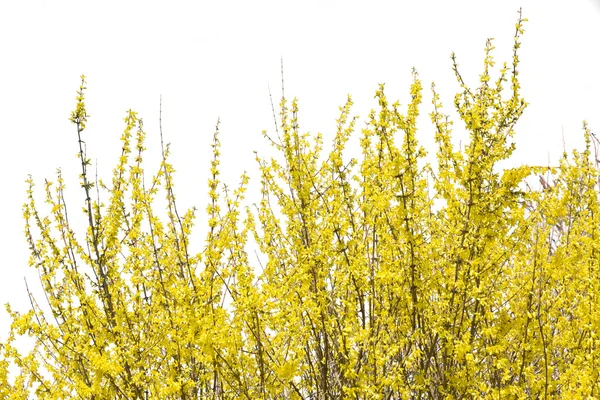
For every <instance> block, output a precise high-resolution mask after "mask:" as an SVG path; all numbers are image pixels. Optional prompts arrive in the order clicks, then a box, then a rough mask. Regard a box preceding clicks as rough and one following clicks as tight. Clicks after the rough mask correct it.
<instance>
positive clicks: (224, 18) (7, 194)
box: [0, 0, 600, 340]
mask: <svg viewBox="0 0 600 400" xmlns="http://www.w3.org/2000/svg"><path fill="white" fill-rule="evenodd" d="M521 6H522V7H523V13H524V17H526V18H528V19H529V22H528V23H526V25H525V29H526V32H525V35H524V36H523V38H522V42H523V45H522V49H521V52H520V54H521V60H522V64H521V67H520V79H521V82H522V88H523V95H524V96H525V98H526V100H527V101H528V102H530V106H529V107H528V109H527V110H526V112H525V114H524V116H523V117H522V119H521V121H520V123H519V124H518V125H517V136H516V142H517V151H516V153H515V154H514V156H513V162H514V163H529V164H544V165H545V164H547V163H548V162H549V161H550V162H551V163H555V162H556V160H557V159H558V157H559V156H560V154H561V153H562V151H563V133H564V142H565V144H566V147H567V149H571V148H573V147H576V146H581V144H582V130H581V124H582V120H584V119H587V120H588V122H589V123H590V126H591V127H592V129H593V130H594V129H595V130H596V131H600V74H599V73H598V71H600V43H599V42H600V1H599V0H573V1H569V2H566V1H558V0H555V1H552V0H551V1H548V0H544V1H542V0H539V1H526V0H522V1H521V2H518V1H513V0H505V1H494V2H492V1H476V0H473V1H459V0H457V1H445V0H437V1H432V0H431V1H427V0H424V1H369V2H366V1H362V2H354V1H334V0H330V1H322V0H321V1H302V2H298V1H294V2H292V1H269V2H266V1H252V2H249V1H219V2H207V1H206V2H202V1H186V2H184V1H168V2H167V1H163V2H158V1H148V0H146V1H102V2H82V1H41V0H31V1H27V2H8V1H4V2H0V57H1V62H0V135H1V141H0V149H1V150H0V151H1V154H0V182H1V189H0V303H5V302H7V301H10V302H11V304H13V305H14V306H15V307H16V308H20V309H23V308H26V307H27V304H28V303H27V298H26V295H25V286H24V282H23V277H24V276H27V277H28V282H30V284H33V283H32V282H35V281H36V279H37V275H36V274H35V272H34V271H31V270H30V269H29V268H28V267H27V259H28V249H27V245H26V242H25V239H24V235H23V220H22V211H21V210H22V204H23V202H24V201H25V189H26V185H25V183H24V181H25V179H26V177H27V175H28V174H32V175H33V177H34V179H35V181H36V182H37V184H38V188H41V187H43V181H44V179H46V178H47V179H51V180H54V179H55V170H56V168H59V167H60V168H62V170H63V175H64V176H65V179H66V181H67V185H68V186H69V188H70V189H71V190H70V191H69V193H68V195H69V198H68V200H69V201H70V205H71V207H70V215H71V219H74V218H76V217H77V218H79V217H83V215H82V214H80V209H81V205H82V204H83V203H82V201H83V196H82V195H81V194H80V193H79V192H78V178H77V176H78V173H79V168H80V166H79V164H78V160H77V158H76V157H75V156H76V152H77V142H76V132H75V130H74V127H73V126H72V125H71V124H70V123H69V122H68V116H69V113H70V111H71V110H72V109H73V107H74V104H75V100H74V97H75V90H76V89H77V87H78V85H79V75H80V74H82V73H83V74H85V75H86V76H87V77H88V91H87V107H88V113H89V114H90V115H91V118H90V120H89V123H88V130H87V131H86V132H85V140H86V141H87V143H88V153H89V156H90V157H91V158H92V161H94V162H95V160H96V159H97V160H98V163H99V164H98V174H99V176H100V177H104V179H105V180H107V181H108V180H109V179H110V173H111V170H112V167H113V165H114V163H115V162H116V160H117V158H118V154H119V151H120V146H119V137H120V135H121V132H122V131H123V127H124V124H123V121H122V119H123V117H124V116H125V113H126V111H127V110H128V109H129V108H131V109H133V110H135V111H138V112H139V114H140V116H141V117H143V118H144V123H145V128H146V131H147V133H148V145H147V147H148V157H149V159H151V160H154V161H156V159H157V156H158V152H159V147H158V116H159V112H158V110H159V96H160V95H162V98H163V129H164V133H165V140H166V141H168V142H172V158H171V160H172V162H173V163H174V164H175V167H176V169H177V175H176V185H177V187H176V193H177V195H178V199H179V200H180V206H181V207H182V208H187V207H190V206H192V205H195V206H197V207H198V208H199V210H200V211H199V215H200V216H202V213H203V210H204V204H205V196H206V187H207V186H206V179H207V171H208V167H209V160H208V157H209V156H210V147H209V143H210V140H211V137H212V132H213V130H214V125H215V123H216V120H217V118H218V117H220V118H221V122H222V125H221V132H222V136H221V139H222V143H223V179H224V180H225V181H226V182H228V183H229V184H230V185H232V186H233V185H235V184H236V183H237V182H238V177H239V175H240V173H241V172H242V171H243V170H247V171H249V172H250V174H251V176H252V178H253V179H252V180H251V182H250V185H251V186H254V187H255V188H256V187H258V186H257V185H258V184H259V179H258V175H257V174H256V165H255V162H254V155H253V152H252V151H253V150H257V151H259V153H260V154H264V155H267V154H269V153H270V150H269V147H268V144H267V142H266V141H265V140H263V138H262V136H261V131H262V130H263V129H267V130H268V131H270V132H273V118H272V114H271V106H270V102H269V96H268V87H269V86H270V88H271V91H272V92H273V96H274V100H275V101H276V102H278V99H279V96H280V94H281V78H280V58H281V57H283V60H284V68H285V70H284V74H285V94H286V97H288V98H292V97H298V99H299V101H300V124H301V128H302V129H303V130H306V131H310V132H312V133H315V132H322V133H323V134H324V135H325V139H326V140H328V139H329V138H331V137H332V135H333V133H334V128H335V118H336V117H337V116H338V106H340V105H342V104H343V103H344V102H345V99H346V96H347V94H349V93H350V94H352V96H353V99H354V101H355V106H354V109H353V110H354V112H353V114H358V115H360V116H361V117H362V120H363V121H364V120H365V118H364V117H365V116H366V114H367V113H368V111H369V110H370V109H371V108H373V107H374V106H375V101H374V100H373V95H374V92H375V90H376V88H377V84H378V83H384V82H385V83H386V88H387V94H388V97H389V98H390V99H396V98H398V99H400V101H401V103H402V104H403V105H406V103H407V102H408V99H409V96H408V89H409V85H410V82H411V68H412V67H415V68H416V69H417V71H418V72H419V75H420V78H421V80H422V82H423V85H424V87H425V91H424V94H425V97H424V102H423V106H422V109H421V112H422V115H423V118H422V119H421V125H420V132H419V136H418V137H419V140H421V141H422V143H424V144H425V145H426V146H427V147H428V149H429V150H430V151H431V152H432V153H434V151H435V149H434V147H432V143H433V130H432V127H431V124H430V123H429V122H428V116H427V115H428V113H429V112H430V111H431V105H430V100H431V96H430V91H429V87H430V84H431V82H432V81H435V82H436V87H437V90H438V92H439V93H440V94H441V95H442V100H443V101H444V104H445V105H446V110H447V111H450V110H451V105H452V99H453V95H454V93H455V92H456V91H457V89H458V87H457V85H456V82H455V80H454V76H453V73H452V70H451V62H450V58H449V56H450V53H451V52H452V51H455V52H456V54H457V57H458V61H459V64H460V68H461V71H462V74H463V76H464V77H465V78H466V79H467V82H470V83H472V84H475V83H477V78H478V74H479V73H480V72H481V66H482V61H483V47H484V44H485V40H486V38H488V37H493V38H496V40H495V45H496V47H497V49H496V51H495V53H494V55H495V57H496V60H497V61H499V62H501V61H504V60H506V61H509V62H510V61H511V56H512V37H513V34H514V25H515V22H516V21H517V16H518V14H517V12H518V10H519V7H521ZM457 122H458V121H457ZM361 126H362V125H361V124H360V123H359V125H358V127H361ZM459 128H460V124H459V123H457V124H456V129H457V135H460V134H461V133H460V129H459ZM152 165H155V164H151V166H152ZM252 193H254V194H256V191H251V192H250V194H251V195H252ZM40 195H41V193H40ZM253 200H254V201H256V200H257V198H256V197H255V198H251V199H250V200H249V201H253ZM42 201H43V198H42V197H41V196H40V197H38V202H39V203H42ZM202 221H203V219H200V221H199V224H200V226H199V227H198V232H199V238H200V239H202V235H203V227H204V225H203V224H202ZM200 244H201V243H200ZM7 327H8V319H7V317H6V315H5V314H4V312H3V311H1V310H0V340H1V339H2V338H5V337H6V329H7Z"/></svg>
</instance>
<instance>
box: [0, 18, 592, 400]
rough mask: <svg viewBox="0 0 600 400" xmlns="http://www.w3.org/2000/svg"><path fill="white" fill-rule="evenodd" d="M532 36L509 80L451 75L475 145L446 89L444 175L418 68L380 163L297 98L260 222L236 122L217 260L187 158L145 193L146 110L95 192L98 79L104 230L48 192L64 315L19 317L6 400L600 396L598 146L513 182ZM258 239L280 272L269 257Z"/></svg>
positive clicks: (384, 126)
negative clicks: (183, 207)
mask: <svg viewBox="0 0 600 400" xmlns="http://www.w3.org/2000/svg"><path fill="white" fill-rule="evenodd" d="M523 22H524V20H523V19H521V18H519V21H518V23H517V25H516V33H515V40H514V56H513V60H512V63H511V64H512V66H510V67H509V66H507V65H506V64H504V66H503V67H502V68H501V70H500V72H499V78H498V79H497V80H492V79H491V76H490V70H491V69H492V67H493V66H494V61H493V59H492V56H491V52H492V50H493V46H492V43H491V41H488V42H487V45H486V47H485V60H484V69H483V73H482V74H481V76H480V86H479V87H477V88H469V87H467V85H466V84H465V83H464V82H463V79H462V77H461V75H460V74H459V71H458V68H457V64H456V61H454V72H455V74H456V77H457V80H458V82H459V84H460V87H461V89H460V92H459V93H458V94H457V95H456V97H455V100H454V105H455V107H456V109H457V111H458V114H459V115H460V118H461V120H462V122H463V123H464V125H465V127H466V129H467V131H468V132H469V134H470V141H469V143H468V144H467V145H466V146H465V147H464V149H458V150H457V149H455V148H454V147H453V145H452V133H451V127H452V122H451V121H450V120H449V118H448V116H446V115H445V114H444V113H443V111H442V104H441V102H440V99H439V97H438V95H437V94H436V92H435V88H434V87H432V91H433V107H432V109H433V112H432V113H431V120H432V122H433V126H434V129H435V139H436V142H437V145H438V149H437V166H435V167H434V166H430V165H428V164H427V163H425V160H424V156H425V151H424V149H423V148H422V147H420V146H419V143H418V141H417V128H416V119H417V116H418V114H419V106H420V103H421V96H422V87H421V82H420V81H419V79H418V77H417V75H416V73H415V74H414V81H413V83H412V86H411V87H410V94H411V96H412V100H411V102H410V104H409V105H408V108H407V110H406V111H405V112H404V113H403V112H401V111H400V106H399V104H398V103H397V102H396V103H391V102H390V101H388V99H387V98H386V96H385V94H384V88H383V85H381V86H380V87H379V89H378V90H377V92H376V99H377V101H378V104H379V108H378V110H377V111H372V112H371V113H370V115H369V116H368V121H367V124H366V126H365V128H364V129H362V132H361V139H360V146H361V148H362V158H361V160H356V159H351V160H349V161H344V158H343V153H344V148H345V145H346V144H347V141H348V139H349V138H350V136H351V135H352V134H353V132H354V131H355V119H354V118H351V117H350V108H351V105H352V101H351V100H350V98H348V101H347V103H346V104H345V105H344V106H343V107H341V115H340V117H339V119H338V120H337V122H338V129H337V133H336V135H335V138H334V141H333V146H332V149H331V151H330V152H329V154H326V155H323V154H322V144H323V143H322V137H321V136H320V135H317V136H316V137H311V136H309V135H307V134H302V133H301V132H300V128H299V126H298V123H297V112H298V106H297V103H296V101H294V102H292V103H291V105H288V103H287V102H286V100H285V99H282V101H281V114H280V116H281V125H280V127H279V130H278V132H277V138H272V137H269V139H271V142H272V144H273V146H274V147H275V148H276V150H277V151H279V152H280V154H281V155H282V158H281V160H280V161H277V160H275V159H260V158H258V159H257V161H258V162H259V164H260V169H261V185H262V200H261V201H260V203H259V204H257V205H256V208H255V209H251V208H250V207H245V206H244V205H243V200H244V192H245V190H246V187H247V184H248V177H246V176H245V175H244V176H243V177H242V182H241V185H240V186H239V187H238V188H237V189H236V190H234V191H232V192H228V191H224V192H221V190H220V186H221V182H220V180H219V156H220V153H219V138H218V125H217V132H216V133H215V134H214V142H213V155H214V158H213V160H212V164H211V179H210V180H209V183H208V193H209V195H210V201H209V204H208V207H207V209H206V211H207V213H208V217H209V219H208V230H207V236H206V243H205V246H204V248H203V251H201V252H200V253H199V254H193V253H192V252H191V251H190V250H189V249H190V242H189V238H190V233H191V231H192V228H193V225H194V215H195V214H194V212H195V210H193V209H192V210H189V211H187V212H181V211H180V210H178V208H177V206H176V201H175V194H174V193H175V191H174V187H173V171H174V170H173V167H172V165H171V164H170V163H169V161H168V154H169V151H168V147H166V148H164V149H163V158H162V163H161V167H160V170H159V171H158V172H157V173H156V175H154V176H153V177H152V179H151V181H148V180H147V179H146V180H145V179H144V169H143V166H142V157H143V152H144V138H145V132H144V130H143V126H142V120H141V119H140V118H139V117H138V116H137V114H136V113H135V112H132V111H130V112H129V113H128V115H127V117H126V118H125V123H126V128H125V131H124V133H123V136H122V153H121V158H120V160H119V162H118V164H117V166H116V168H115V169H114V176H113V178H112V183H111V184H110V185H109V184H104V183H102V181H99V182H98V183H96V182H93V181H92V180H91V179H90V174H89V172H88V166H89V165H90V161H89V159H88V158H86V152H85V147H84V144H83V141H82V134H83V133H84V131H85V128H86V123H87V114H86V107H85V102H84V89H85V87H84V86H85V81H84V79H83V77H82V83H81V87H80V89H79V91H78V97H77V106H76V108H75V110H74V111H73V112H72V114H71V121H72V122H73V123H74V124H75V125H76V128H77V134H78V138H79V144H80V152H79V157H80V160H81V168H82V171H81V186H82V191H83V193H84V195H85V203H84V212H85V215H86V221H87V234H86V236H85V239H84V240H81V239H77V238H76V237H75V234H74V231H73V229H72V225H71V222H70V219H69V217H71V216H70V215H68V214H67V208H66V205H65V199H64V195H63V190H64V187H65V186H64V182H63V179H62V177H61V175H60V173H59V174H58V177H57V182H56V183H55V184H51V183H46V198H45V201H46V203H47V204H48V205H49V207H50V209H51V212H50V214H49V215H48V216H44V215H41V214H40V213H39V212H38V206H37V204H36V201H35V199H34V196H33V185H34V184H33V181H32V180H30V181H29V185H30V189H29V191H28V201H27V203H26V204H25V206H24V217H25V221H26V235H27V240H28V242H29V245H30V248H31V258H30V265H31V266H32V267H34V268H36V269H37V270H38V272H39V274H40V277H41V283H42V285H43V288H44V292H45V297H46V298H45V301H46V302H47V305H43V306H42V305H39V303H38V302H37V300H39V299H37V298H34V296H33V295H32V294H31V293H29V296H30V299H31V304H32V309H31V311H29V312H27V313H19V312H16V311H12V310H11V309H10V308H8V310H9V312H10V314H11V316H12V320H13V323H12V329H11V331H10V335H9V337H8V340H7V341H6V342H5V343H4V344H2V345H1V347H0V353H1V354H2V356H0V397H2V398H6V399H25V398H32V396H34V397H35V398H39V399H70V398H81V399H98V400H99V399H150V398H152V399H204V398H206V399H208V398H211V399H238V398H240V399H342V398H347V399H475V398H488V397H489V398H495V399H525V398H565V399H584V398H585V399H592V398H600V392H599V391H600V384H599V374H600V342H599V338H598V333H599V332H600V314H599V313H598V305H599V301H600V279H599V278H600V265H599V264H600V206H599V203H598V199H599V197H598V192H599V189H600V188H599V176H598V175H599V174H598V168H597V165H596V162H597V161H596V158H597V157H596V158H592V157H593V155H592V152H595V150H596V145H597V143H598V142H597V141H596V139H595V137H594V136H593V135H592V134H591V132H590V131H589V129H588V128H587V127H586V126H584V131H585V139H586V148H585V150H584V151H583V152H574V153H573V156H572V157H569V156H567V155H566V154H565V155H564V157H563V158H562V161H561V163H560V166H558V167H553V168H550V167H545V168H541V167H534V166H522V167H519V168H512V169H505V170H504V171H501V170H499V168H498V163H499V162H501V161H502V160H505V159H507V158H508V157H509V156H510V155H511V153H512V152H513V150H514V148H515V147H514V144H513V143H512V142H511V139H512V137H513V134H514V131H513V128H514V126H515V123H516V122H517V120H518V118H519V117H520V116H521V114H522V113H523V110H524V108H525V106H526V103H525V101H524V100H523V99H522V98H521V96H520V94H519V81H518V79H517V76H518V71H517V66H518V63H519V59H518V56H517V52H518V49H519V38H520V35H521V34H522V32H523V29H522V24H523ZM453 60H454V57H453ZM505 85H506V87H505ZM265 136H266V133H265ZM532 177H533V178H535V179H539V180H540V182H541V184H542V186H541V187H540V188H537V186H536V187H535V188H534V187H532V186H530V184H531V178H532ZM95 186H98V187H95ZM96 190H99V191H101V192H103V193H108V199H107V200H106V203H104V202H102V201H101V200H100V199H99V195H97V196H96V195H95V194H96V193H95V192H96ZM161 195H162V196H165V199H166V204H167V209H166V213H165V215H166V218H163V219H161V218H159V214H160V212H159V210H157V208H156V206H155V199H157V196H161ZM95 197H98V198H97V199H96V200H95V199H94V198H95ZM71 218H72V217H71ZM249 238H254V240H255V241H256V243H258V245H259V248H260V253H261V254H262V258H263V259H264V260H266V262H265V263H264V264H262V265H255V264H254V263H251V262H250V259H249V257H248V254H247V251H248V245H247V240H248V239H249ZM47 310H49V311H47ZM19 335H26V336H28V337H31V338H33V339H34V340H35V346H34V348H33V350H32V351H31V352H28V353H27V354H21V352H20V351H19V350H18V349H17V346H16V345H15V340H16V338H17V337H18V336H19Z"/></svg>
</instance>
